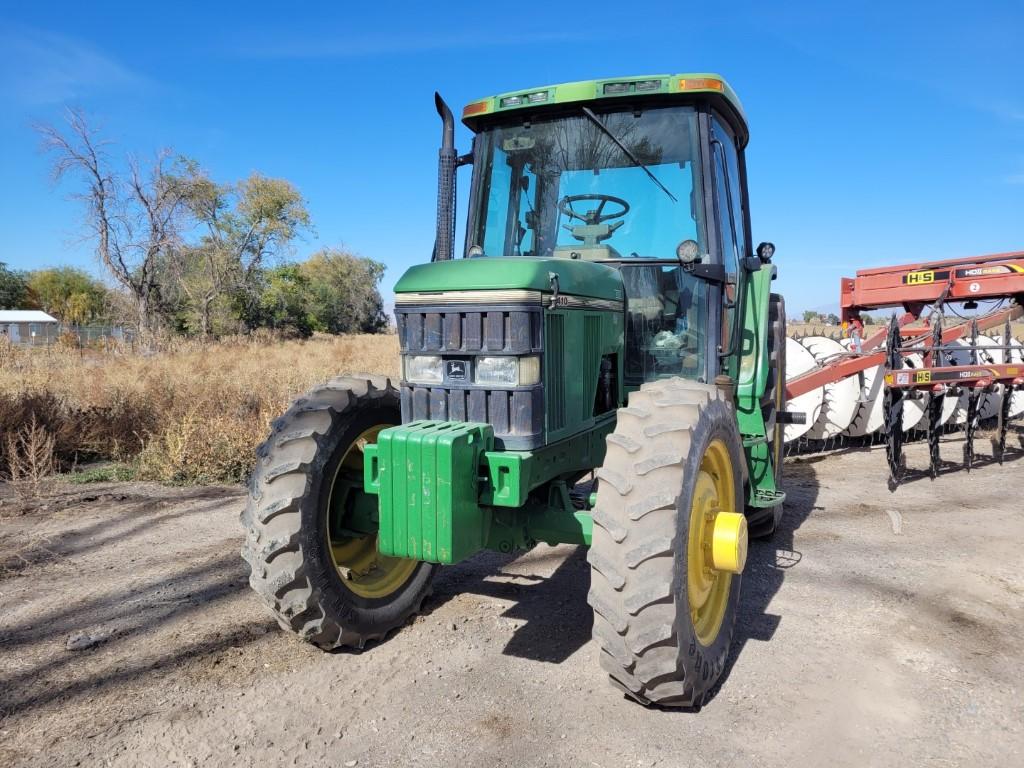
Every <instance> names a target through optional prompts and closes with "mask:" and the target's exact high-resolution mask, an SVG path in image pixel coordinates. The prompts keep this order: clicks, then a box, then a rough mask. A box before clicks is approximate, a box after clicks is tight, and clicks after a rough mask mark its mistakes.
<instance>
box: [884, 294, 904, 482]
mask: <svg viewBox="0 0 1024 768" xmlns="http://www.w3.org/2000/svg"><path fill="white" fill-rule="evenodd" d="M900 342H901V339H900V326H899V323H898V322H897V320H896V315H895V313H894V314H893V316H892V320H890V321H889V339H888V342H887V344H886V347H887V350H886V351H887V356H888V360H887V363H888V366H889V370H890V371H897V370H899V369H900V368H901V367H902V366H903V357H902V355H901V354H900ZM883 408H884V411H885V424H884V426H883V427H882V429H883V431H884V433H885V458H886V460H887V461H888V462H889V479H890V482H891V483H892V485H893V486H896V485H899V482H900V479H901V478H902V476H903V464H904V459H903V390H902V389H900V388H898V387H886V388H885V396H884V399H883Z"/></svg>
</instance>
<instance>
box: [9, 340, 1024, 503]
mask: <svg viewBox="0 0 1024 768" xmlns="http://www.w3.org/2000/svg"><path fill="white" fill-rule="evenodd" d="M874 330H877V327H869V328H868V329H867V333H868V334H870V333H872V332H873V331H874ZM789 332H790V334H791V335H797V336H807V335H818V334H825V335H829V336H835V335H838V333H839V332H840V329H839V328H838V327H836V326H820V325H819V326H816V325H807V324H803V323H791V324H790V327H789ZM1015 335H1018V336H1024V325H1019V324H1018V326H1017V327H1015ZM397 365H398V341H397V337H395V336H393V335H366V336H314V337H313V338H312V339H309V340H305V341H298V340H292V341H282V340H279V339H275V338H272V337H268V336H259V335H257V336H252V337H238V338H228V339H225V340H222V341H220V342H218V343H213V344H210V343H206V344H204V343H199V342H178V343H176V344H172V345H170V347H169V348H166V349H164V350H163V351H160V352H156V353H153V354H148V355H140V354H129V353H119V352H117V351H107V352H100V351H90V350H85V351H82V350H77V349H64V348H62V347H59V346H58V347H53V348H50V349H35V350H28V349H23V348H18V347H14V346H11V345H10V344H0V478H10V477H14V478H15V479H18V478H19V477H20V478H21V479H23V480H28V481H32V480H33V478H39V477H42V476H44V475H47V474H50V473H52V472H54V471H61V472H67V471H69V470H72V469H75V468H78V467H80V466H81V465H85V464H89V463H90V462H94V461H97V460H99V461H113V462H116V463H117V464H116V466H107V467H105V468H102V469H96V468H92V469H89V470H87V471H86V472H84V473H82V472H79V473H78V474H77V475H76V477H77V478H78V479H80V480H113V479H129V478H135V479H142V480H157V481H161V482H172V483H182V484H206V483H213V482H237V481H240V480H244V479H245V477H246V476H247V474H248V472H249V469H250V467H251V464H252V461H253V452H254V449H255V447H256V446H257V445H258V444H259V443H260V442H261V441H262V439H263V438H264V436H265V435H266V433H267V430H268V426H269V424H270V422H271V420H272V419H274V418H275V417H276V416H277V415H279V414H280V413H281V412H282V411H283V410H284V409H285V408H287V406H288V404H289V403H290V402H291V400H292V399H293V398H295V397H296V396H297V395H299V394H301V393H302V392H304V391H305V390H307V389H308V388H309V387H310V386H312V385H313V384H316V383H318V382H321V381H324V380H326V379H328V378H330V377H331V376H335V375H338V374H349V373H356V372H372V373H382V374H387V375H391V376H396V375H397V373H398V370H397Z"/></svg>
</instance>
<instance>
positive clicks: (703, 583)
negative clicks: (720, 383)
mask: <svg viewBox="0 0 1024 768" xmlns="http://www.w3.org/2000/svg"><path fill="white" fill-rule="evenodd" d="M607 447H608V450H607V455H606V457H605V462H604V465H603V466H602V467H601V468H600V469H599V470H598V471H597V475H598V477H599V478H600V480H601V482H600V484H599V485H598V491H597V503H596V505H595V507H594V510H593V520H594V528H593V540H592V544H591V547H590V551H589V553H588V556H587V559H588V561H589V562H590V565H591V569H592V578H591V589H590V593H589V595H588V602H589V603H590V605H591V607H592V608H593V609H594V630H593V631H594V640H595V642H596V643H597V645H598V647H599V648H600V661H601V666H602V667H603V668H604V669H605V670H606V671H607V672H608V674H609V676H610V677H611V680H612V682H613V683H615V684H616V685H617V686H619V687H620V688H622V689H623V690H624V691H625V692H626V694H627V695H629V696H630V697H632V698H634V699H636V700H637V701H639V702H641V703H643V704H655V705H660V706H668V707H699V706H701V704H702V703H703V702H704V700H705V697H706V696H707V694H708V692H709V691H710V690H711V689H712V687H713V686H714V685H715V683H716V682H717V681H718V679H719V677H720V676H721V674H722V672H723V671H724V669H725V664H726V660H727V658H728V654H729V645H730V643H731V640H732V632H733V624H734V622H735V618H736V606H737V603H738V602H739V594H740V581H741V576H740V574H739V573H735V574H734V573H725V572H723V571H714V572H713V574H711V573H709V572H708V571H707V569H706V566H707V562H706V561H705V560H704V559H703V556H702V555H700V554H699V553H700V552H703V549H702V547H704V546H705V545H706V542H707V539H706V538H705V537H706V535H707V533H706V531H707V530H708V529H706V526H707V525H708V524H709V522H708V521H709V520H714V519H717V515H716V513H715V511H714V510H717V509H718V508H719V507H721V509H722V511H728V512H733V513H736V512H740V511H741V509H740V507H741V506H742V503H743V495H742V494H743V490H742V489H743V484H742V472H743V466H744V464H743V451H742V448H741V442H740V436H739V431H738V429H737V426H736V415H735V413H734V412H733V407H732V403H730V402H727V401H726V400H725V399H723V397H722V395H721V393H720V392H719V390H718V389H717V388H715V387H713V386H709V385H704V384H696V383H693V382H689V381H683V380H680V379H669V380H662V381H656V382H652V383H649V384H645V385H644V386H643V387H642V388H641V389H640V390H639V391H638V392H634V393H632V394H631V395H630V397H629V407H628V408H622V409H620V410H619V412H618V421H617V425H616V428H615V432H614V433H612V434H611V435H609V436H608V439H607ZM712 458H713V459H714V460H713V461H712V460H711V459H712ZM709 482H711V483H712V485H713V487H714V489H715V490H714V492H713V493H712V494H711V495H712V496H714V498H713V499H710V497H709V488H710V487H712V486H709V485H708V483H709ZM709 501H713V504H711V506H709V505H708V503H709ZM709 515H710V518H709ZM733 518H734V519H735V520H737V521H738V524H739V525H740V526H742V531H741V535H742V544H743V556H744V557H745V551H746V527H745V519H744V518H743V516H742V515H741V514H739V515H733ZM715 530H716V531H717V528H716V529H715ZM694 553H698V554H694ZM739 569H740V570H742V561H741V562H740V566H739ZM709 584H710V586H709Z"/></svg>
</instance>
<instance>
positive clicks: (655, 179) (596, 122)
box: [583, 107, 679, 203]
mask: <svg viewBox="0 0 1024 768" xmlns="http://www.w3.org/2000/svg"><path fill="white" fill-rule="evenodd" d="M583 114H585V115H586V116H587V117H589V118H590V120H591V121H592V122H593V123H594V125H596V126H597V127H598V128H599V129H600V130H601V132H602V133H603V134H604V135H605V136H607V137H608V138H609V139H611V140H612V141H614V142H615V146H617V147H618V148H619V149H621V150H622V152H623V154H625V155H626V157H628V158H629V159H630V160H632V161H633V165H635V166H636V167H637V168H640V169H642V170H643V172H644V173H646V174H647V175H648V176H649V177H650V178H651V181H653V182H654V183H655V184H657V185H658V186H659V187H661V190H662V192H664V193H665V194H666V195H668V196H669V198H670V199H671V200H672V202H673V203H678V202H679V200H677V199H676V196H675V195H673V194H672V193H671V192H669V191H668V187H666V186H665V185H664V184H662V183H661V182H660V181H658V177H657V176H655V175H654V174H653V173H651V169H650V168H648V167H647V166H646V165H644V164H643V163H641V162H640V158H638V157H637V156H636V155H634V154H633V152H632V151H631V150H630V148H629V147H627V146H626V145H625V144H623V143H622V142H621V141H619V137H618V136H616V135H615V134H614V133H612V132H611V131H609V130H608V128H606V127H605V124H604V123H602V122H601V121H600V120H599V119H598V117H597V115H595V114H594V113H593V112H591V111H590V107H583Z"/></svg>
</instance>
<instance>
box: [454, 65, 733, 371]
mask: <svg viewBox="0 0 1024 768" xmlns="http://www.w3.org/2000/svg"><path fill="white" fill-rule="evenodd" d="M463 122H464V123H465V124H466V125H467V126H469V127H470V128H472V129H473V130H474V131H475V132H476V136H475V138H474V143H473V151H472V153H471V155H470V156H466V157H465V158H464V159H463V160H464V162H465V161H469V160H470V159H471V162H472V165H473V169H474V170H473V181H472V186H471V191H470V201H469V217H468V222H467V227H466V241H465V250H464V255H465V256H466V257H468V258H546V259H570V260H578V261H584V262H593V263H597V264H603V265H607V266H610V267H613V268H614V269H616V270H618V271H619V272H620V274H621V281H622V285H623V289H624V293H625V298H626V328H625V335H626V345H625V346H626V348H625V358H626V359H625V360H624V361H623V362H624V367H623V375H624V379H625V384H626V386H627V387H635V386H639V385H640V384H641V383H643V382H644V381H651V380H655V379H658V378H664V377H666V376H680V375H681V376H685V377H687V378H690V379H693V380H696V381H711V380H712V379H713V378H714V376H715V375H717V374H718V373H720V372H723V370H724V369H723V367H722V366H720V365H719V355H720V353H722V352H724V353H725V355H726V356H728V355H729V353H730V352H731V351H732V350H733V349H735V348H736V346H737V344H738V341H737V340H736V339H734V338H733V336H734V333H735V329H736V328H737V326H738V323H737V320H736V317H735V314H736V312H737V310H738V307H739V306H740V302H741V300H742V280H741V276H740V263H741V260H742V259H743V257H744V256H746V255H747V254H748V250H749V245H748V243H749V233H748V226H747V216H746V194H745V184H744V183H743V158H742V153H743V147H744V145H745V144H746V140H747V129H746V124H745V122H744V119H743V116H742V112H741V109H740V106H739V102H738V100H737V99H736V97H735V95H734V94H733V92H732V90H731V89H730V88H729V86H728V85H727V84H726V83H725V82H724V81H723V80H722V79H721V78H719V77H717V76H712V75H696V76H690V75H686V76H667V75H666V76H658V77H641V78H630V79H624V80H607V81H604V80H599V81H589V82H586V83H569V84H564V85H559V86H550V87H545V88H538V89H532V90H530V91H526V92H516V93H508V94H502V95H499V96H494V97H492V98H489V99H484V100H482V101H478V102H474V103H472V104H470V105H468V106H467V107H466V108H465V110H464V111H463ZM561 289H562V290H563V291H566V290H569V287H568V286H561ZM711 307H724V311H722V312H718V311H714V312H712V311H710V308H711ZM725 367H728V364H727V363H726V366H725Z"/></svg>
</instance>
